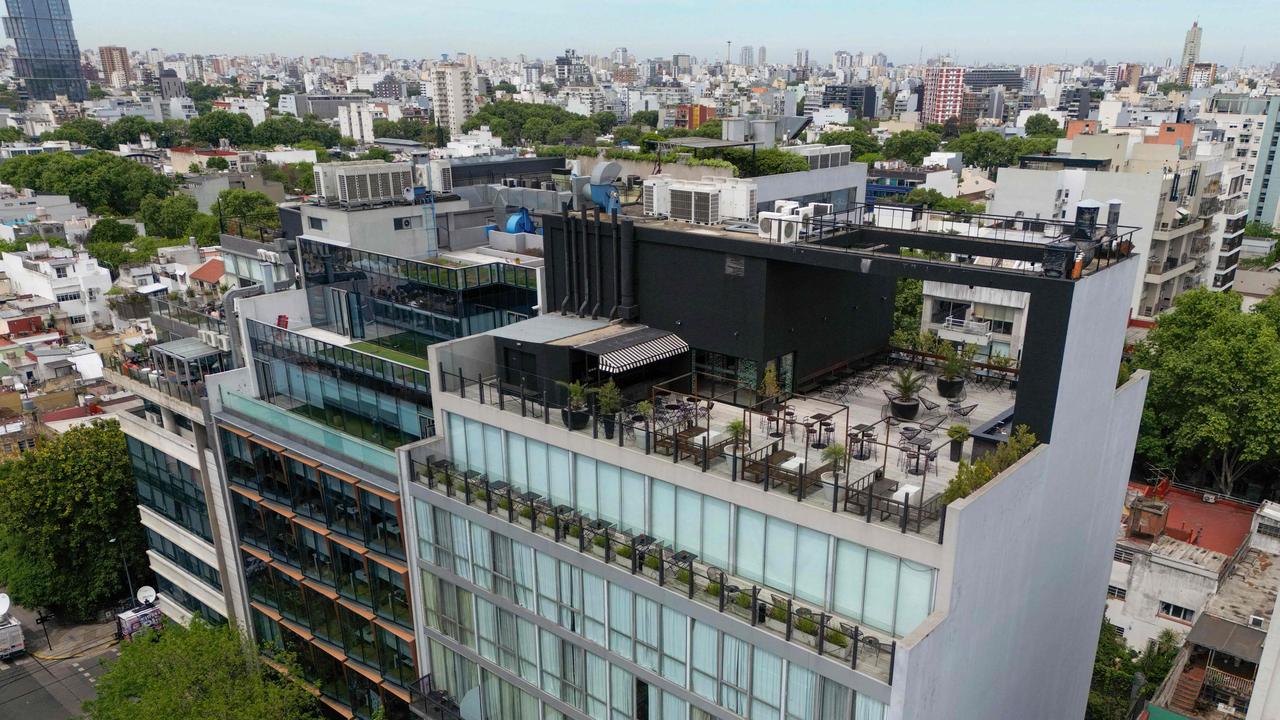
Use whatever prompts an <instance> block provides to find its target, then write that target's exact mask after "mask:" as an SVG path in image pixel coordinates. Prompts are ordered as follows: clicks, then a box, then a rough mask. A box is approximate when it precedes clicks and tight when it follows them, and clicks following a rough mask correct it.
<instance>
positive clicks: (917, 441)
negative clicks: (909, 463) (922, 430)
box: [907, 435, 933, 475]
mask: <svg viewBox="0 0 1280 720" xmlns="http://www.w3.org/2000/svg"><path fill="white" fill-rule="evenodd" d="M907 443H908V444H910V445H915V446H916V464H915V465H914V466H913V467H912V468H911V469H910V470H908V471H907V472H909V473H911V474H912V475H922V474H923V473H922V472H921V471H920V456H921V455H924V450H925V448H927V447H929V446H930V445H932V444H933V441H932V440H930V439H929V438H927V437H924V436H923V435H917V436H915V437H913V438H911V439H910V440H908V441H907Z"/></svg>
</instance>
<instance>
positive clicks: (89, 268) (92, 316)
mask: <svg viewBox="0 0 1280 720" xmlns="http://www.w3.org/2000/svg"><path fill="white" fill-rule="evenodd" d="M0 263H2V264H3V268H4V274H5V277H7V278H8V281H9V287H10V289H11V290H12V291H13V292H15V293H20V294H26V295H35V296H38V297H42V298H48V299H50V300H53V301H55V302H57V304H58V307H59V309H61V310H62V312H65V313H66V314H67V322H68V323H69V324H70V327H69V330H73V331H76V332H82V331H88V330H92V329H93V327H94V326H95V325H100V324H104V325H105V324H110V323H111V312H110V310H109V309H108V308H107V297H106V295H107V290H109V289H111V273H110V271H108V270H107V269H106V268H104V267H101V266H99V265H98V261H97V260H94V259H93V258H91V257H89V254H88V253H84V252H76V251H74V250H71V249H69V248H57V247H50V246H49V244H48V243H45V242H31V243H27V249H26V250H19V251H16V252H6V253H0Z"/></svg>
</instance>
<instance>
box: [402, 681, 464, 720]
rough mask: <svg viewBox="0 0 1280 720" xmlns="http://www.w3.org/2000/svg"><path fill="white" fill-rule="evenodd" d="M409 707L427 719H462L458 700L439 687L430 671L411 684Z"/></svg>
mask: <svg viewBox="0 0 1280 720" xmlns="http://www.w3.org/2000/svg"><path fill="white" fill-rule="evenodd" d="M409 707H410V708H411V709H413V710H415V711H417V712H418V714H420V715H421V716H422V717H425V718H427V720H462V711H461V709H460V708H459V707H458V701H457V700H455V699H454V698H453V697H452V696H451V695H449V693H448V692H447V691H445V690H443V689H441V688H437V687H436V684H435V679H434V678H432V677H431V674H430V673H428V674H426V675H423V676H422V677H420V678H418V680H417V681H416V682H413V683H411V684H410V685H409Z"/></svg>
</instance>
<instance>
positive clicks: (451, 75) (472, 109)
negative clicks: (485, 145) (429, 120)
mask: <svg viewBox="0 0 1280 720" xmlns="http://www.w3.org/2000/svg"><path fill="white" fill-rule="evenodd" d="M431 72H432V78H433V87H434V88H435V93H434V94H433V95H432V96H431V103H432V104H431V107H432V110H433V112H435V117H436V122H438V123H440V125H442V126H444V127H447V128H449V134H450V135H461V134H462V124H463V123H464V122H466V121H467V119H468V118H470V117H471V116H472V115H475V114H476V97H475V83H474V79H473V76H472V71H471V68H470V67H468V66H467V65H463V64H460V63H439V64H437V65H436V66H435V68H434V69H433V70H432V71H431Z"/></svg>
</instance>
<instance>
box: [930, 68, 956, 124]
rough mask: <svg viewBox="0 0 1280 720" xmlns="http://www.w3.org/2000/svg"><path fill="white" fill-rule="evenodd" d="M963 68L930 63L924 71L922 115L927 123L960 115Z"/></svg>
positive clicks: (940, 121) (942, 120) (938, 121)
mask: <svg viewBox="0 0 1280 720" xmlns="http://www.w3.org/2000/svg"><path fill="white" fill-rule="evenodd" d="M964 74H965V69H964V68H962V67H955V66H952V65H930V66H929V67H928V68H926V69H925V71H924V105H923V110H924V113H923V115H924V117H922V118H921V119H922V120H923V121H924V122H927V123H942V122H946V121H947V120H948V119H949V118H953V117H955V118H958V117H960V107H961V103H962V100H963V99H964V80H965V78H964Z"/></svg>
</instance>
